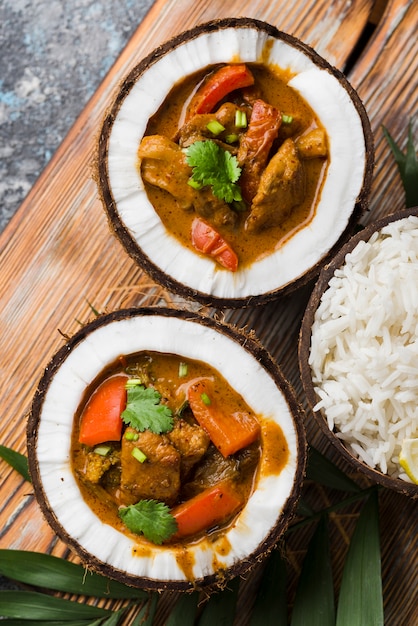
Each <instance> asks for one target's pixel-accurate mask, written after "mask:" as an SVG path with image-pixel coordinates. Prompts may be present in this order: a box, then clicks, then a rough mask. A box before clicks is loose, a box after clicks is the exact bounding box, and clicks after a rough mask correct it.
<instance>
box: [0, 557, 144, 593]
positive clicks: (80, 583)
mask: <svg viewBox="0 0 418 626" xmlns="http://www.w3.org/2000/svg"><path fill="white" fill-rule="evenodd" d="M0 574H2V575H3V576H7V577H8V578H11V579H13V580H17V581H19V582H21V583H25V584H28V585H33V586H35V587H43V588H45V589H53V590H55V591H66V592H68V593H75V594H83V595H86V596H95V597H96V598H121V599H124V598H135V599H137V600H139V599H146V598H147V594H146V593H145V592H143V591H141V590H136V589H133V588H132V587H128V586H126V585H123V584H122V583H119V582H116V581H113V580H110V579H109V578H105V577H104V576H101V575H100V574H95V573H92V572H89V571H87V570H86V569H85V568H84V567H83V566H82V565H77V564H76V563H70V562H69V561H66V560H65V559H60V558H58V557H56V556H51V555H50V554H41V553H39V552H29V551H26V550H7V549H3V550H0Z"/></svg>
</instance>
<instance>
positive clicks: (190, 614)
mask: <svg viewBox="0 0 418 626" xmlns="http://www.w3.org/2000/svg"><path fill="white" fill-rule="evenodd" d="M198 600H199V594H198V592H197V591H193V592H192V593H183V594H181V595H180V598H179V599H178V601H177V602H176V604H175V605H174V607H173V609H172V611H171V613H170V615H169V618H168V619H167V622H166V624H165V626H193V625H194V623H195V619H196V613H197V603H198Z"/></svg>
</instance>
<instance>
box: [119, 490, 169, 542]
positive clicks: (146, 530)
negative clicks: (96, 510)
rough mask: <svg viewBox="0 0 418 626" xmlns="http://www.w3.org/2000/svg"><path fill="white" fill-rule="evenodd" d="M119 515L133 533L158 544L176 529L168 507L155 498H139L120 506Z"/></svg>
mask: <svg viewBox="0 0 418 626" xmlns="http://www.w3.org/2000/svg"><path fill="white" fill-rule="evenodd" d="M119 517H120V518H121V520H122V521H123V523H124V524H125V526H127V528H129V530H131V531H132V532H133V533H136V534H137V535H141V534H142V535H144V537H146V538H147V539H149V541H152V542H153V543H156V544H158V545H161V544H162V542H163V541H165V540H166V539H169V538H170V537H171V536H172V535H173V534H174V533H175V532H176V531H177V522H176V520H175V519H174V517H173V516H172V515H171V513H170V509H169V508H168V506H167V505H166V504H164V503H163V502H158V501H157V500H140V501H139V502H137V503H136V504H130V505H129V506H127V507H123V508H120V509H119Z"/></svg>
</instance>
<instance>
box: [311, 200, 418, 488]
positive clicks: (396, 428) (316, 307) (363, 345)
mask: <svg viewBox="0 0 418 626" xmlns="http://www.w3.org/2000/svg"><path fill="white" fill-rule="evenodd" d="M299 359H300V368H301V375H302V381H303V385H304V388H305V391H306V394H307V398H308V401H309V404H310V405H311V408H312V410H313V412H314V415H315V418H316V419H317V421H318V423H319V425H320V427H321V429H322V430H323V431H324V432H325V434H326V435H327V437H328V438H329V439H330V440H331V441H332V443H333V444H334V445H335V446H336V447H337V448H338V449H339V450H340V451H341V452H342V453H343V455H344V456H345V457H346V458H347V459H349V460H350V461H351V462H352V463H354V465H355V466H356V469H360V470H362V471H363V472H365V473H366V474H367V475H368V476H369V478H372V479H373V480H374V481H376V482H378V483H381V484H384V485H385V486H388V487H391V488H394V489H396V490H398V491H401V492H402V493H406V494H408V495H411V496H414V497H418V484H417V482H418V476H417V473H416V472H417V468H416V466H415V467H414V464H415V463H416V462H417V461H418V455H417V451H418V209H412V210H407V211H403V212H400V213H398V214H396V215H393V216H391V217H388V218H385V219H382V220H380V221H379V222H377V223H375V224H374V225H370V226H368V227H366V228H365V229H364V230H363V231H361V232H360V233H358V234H357V235H356V236H354V237H353V238H352V239H351V240H350V241H349V242H348V243H347V244H346V245H345V246H344V247H343V248H342V249H341V250H340V251H339V253H338V254H337V255H336V257H334V259H333V261H332V262H331V263H330V264H329V265H328V266H326V267H325V268H324V269H323V271H322V272H321V274H320V276H319V279H318V282H317V284H316V286H315V288H314V290H313V292H312V295H311V298H310V301H309V303H308V306H307V309H306V312H305V316H304V319H303V322H302V328H301V333H300V342H299Z"/></svg>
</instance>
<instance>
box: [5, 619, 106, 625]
mask: <svg viewBox="0 0 418 626" xmlns="http://www.w3.org/2000/svg"><path fill="white" fill-rule="evenodd" d="M102 624H103V618H102V619H98V620H94V621H93V622H92V621H91V620H90V619H80V620H71V621H68V620H65V621H62V620H55V619H54V620H48V621H47V622H45V620H43V619H42V620H39V619H14V618H11V619H8V618H6V619H2V620H1V626H102Z"/></svg>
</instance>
